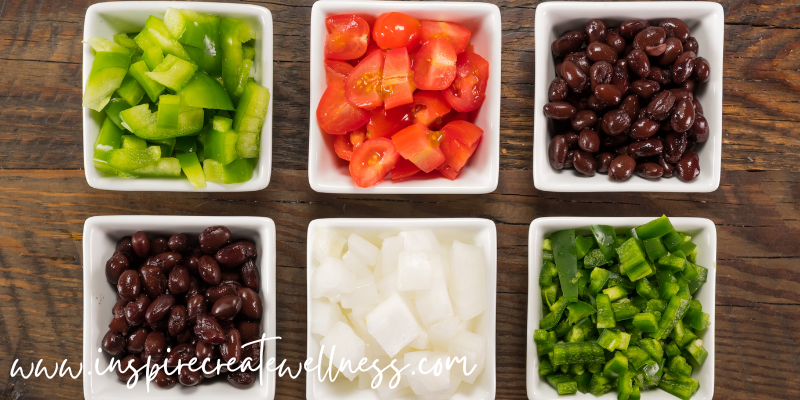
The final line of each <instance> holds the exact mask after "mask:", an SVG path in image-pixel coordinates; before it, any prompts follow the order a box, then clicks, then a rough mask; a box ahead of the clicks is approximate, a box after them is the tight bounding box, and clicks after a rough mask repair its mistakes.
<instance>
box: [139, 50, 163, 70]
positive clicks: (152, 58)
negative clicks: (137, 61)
mask: <svg viewBox="0 0 800 400" xmlns="http://www.w3.org/2000/svg"><path fill="white" fill-rule="evenodd" d="M142 61H144V62H145V63H146V64H147V69H149V70H150V71H152V70H154V69H155V68H156V67H157V66H158V65H159V64H161V63H162V62H164V52H163V51H161V48H160V47H155V46H154V47H150V48H148V49H147V50H145V51H144V54H142Z"/></svg>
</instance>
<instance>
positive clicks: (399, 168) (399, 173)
mask: <svg viewBox="0 0 800 400" xmlns="http://www.w3.org/2000/svg"><path fill="white" fill-rule="evenodd" d="M419 171H421V170H420V169H419V167H417V166H416V165H414V163H412V162H411V161H408V160H406V159H405V158H403V157H400V159H399V160H397V164H395V166H394V168H392V180H393V181H396V180H400V179H405V178H408V177H409V176H412V175H414V174H416V173H417V172H419Z"/></svg>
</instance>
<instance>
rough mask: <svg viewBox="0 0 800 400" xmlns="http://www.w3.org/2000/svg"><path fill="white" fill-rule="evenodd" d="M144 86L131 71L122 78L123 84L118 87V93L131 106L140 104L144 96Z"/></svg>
mask: <svg viewBox="0 0 800 400" xmlns="http://www.w3.org/2000/svg"><path fill="white" fill-rule="evenodd" d="M144 93H145V91H144V88H143V87H142V85H140V84H139V82H138V81H137V80H136V78H134V77H133V75H131V74H130V73H128V74H127V75H125V78H124V79H122V84H120V86H119V88H117V94H118V95H119V97H121V98H123V99H124V100H125V102H126V103H128V106H129V107H133V106H135V105H137V104H139V103H140V102H141V101H142V97H144Z"/></svg>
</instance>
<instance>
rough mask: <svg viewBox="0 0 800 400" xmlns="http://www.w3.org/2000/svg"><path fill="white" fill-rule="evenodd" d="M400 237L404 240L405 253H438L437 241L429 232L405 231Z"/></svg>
mask: <svg viewBox="0 0 800 400" xmlns="http://www.w3.org/2000/svg"><path fill="white" fill-rule="evenodd" d="M400 236H401V237H402V238H403V239H404V240H405V241H404V245H405V250H407V251H426V252H429V253H430V252H435V251H439V239H437V238H436V235H434V234H433V232H432V231H431V230H428V229H426V230H419V231H405V232H400Z"/></svg>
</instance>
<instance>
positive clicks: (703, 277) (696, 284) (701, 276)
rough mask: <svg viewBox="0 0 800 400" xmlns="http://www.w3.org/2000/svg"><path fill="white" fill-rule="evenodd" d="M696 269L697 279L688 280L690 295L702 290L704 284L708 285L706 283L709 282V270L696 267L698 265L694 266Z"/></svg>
mask: <svg viewBox="0 0 800 400" xmlns="http://www.w3.org/2000/svg"><path fill="white" fill-rule="evenodd" d="M694 267H695V268H696V269H697V278H695V279H693V280H688V279H687V280H688V283H689V293H691V294H694V293H695V292H697V290H698V289H700V287H701V286H703V284H704V283H706V281H707V280H708V269H707V268H705V267H701V266H699V265H696V264H695V265H694Z"/></svg>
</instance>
